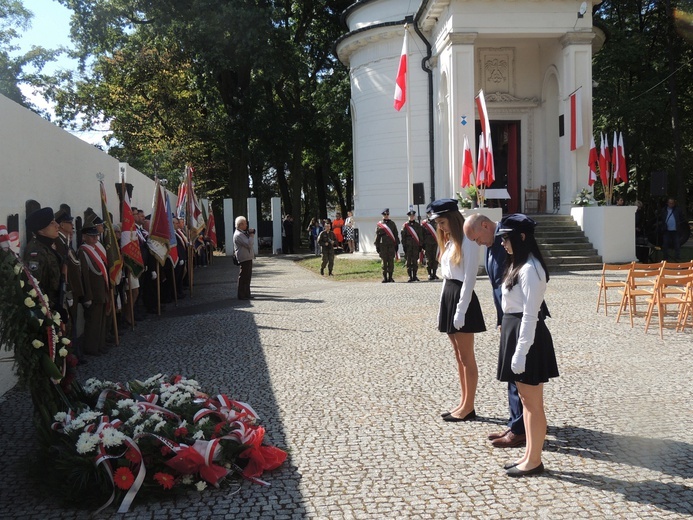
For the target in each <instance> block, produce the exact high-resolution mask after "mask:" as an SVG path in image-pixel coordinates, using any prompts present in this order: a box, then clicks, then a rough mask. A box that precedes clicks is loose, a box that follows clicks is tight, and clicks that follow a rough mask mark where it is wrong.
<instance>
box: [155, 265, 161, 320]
mask: <svg viewBox="0 0 693 520" xmlns="http://www.w3.org/2000/svg"><path fill="white" fill-rule="evenodd" d="M156 314H157V316H161V278H160V277H159V261H158V260H157V261H156Z"/></svg>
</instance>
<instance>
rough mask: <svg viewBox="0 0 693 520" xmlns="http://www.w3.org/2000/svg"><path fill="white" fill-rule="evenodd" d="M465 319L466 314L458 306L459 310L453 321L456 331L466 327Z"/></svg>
mask: <svg viewBox="0 0 693 520" xmlns="http://www.w3.org/2000/svg"><path fill="white" fill-rule="evenodd" d="M464 317H465V313H464V312H462V309H461V308H460V306H459V305H457V309H456V310H455V316H454V317H453V319H452V324H453V325H454V326H455V328H456V329H461V328H462V327H464Z"/></svg>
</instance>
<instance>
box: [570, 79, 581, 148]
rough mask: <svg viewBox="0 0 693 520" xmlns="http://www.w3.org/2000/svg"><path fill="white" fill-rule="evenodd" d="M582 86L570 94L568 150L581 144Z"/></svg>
mask: <svg viewBox="0 0 693 520" xmlns="http://www.w3.org/2000/svg"><path fill="white" fill-rule="evenodd" d="M582 144H583V142H582V87H580V88H579V89H577V90H576V91H575V92H573V93H572V94H571V95H570V151H571V152H572V151H575V150H577V149H578V148H580V147H581V146H582Z"/></svg>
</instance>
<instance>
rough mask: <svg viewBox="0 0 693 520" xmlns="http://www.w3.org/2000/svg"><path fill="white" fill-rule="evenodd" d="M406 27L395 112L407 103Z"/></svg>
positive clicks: (397, 80) (396, 81) (398, 74)
mask: <svg viewBox="0 0 693 520" xmlns="http://www.w3.org/2000/svg"><path fill="white" fill-rule="evenodd" d="M407 34H408V31H407V29H406V27H405V28H404V42H403V43H402V54H401V55H400V57H399V68H398V69H397V79H396V80H395V110H397V111H398V112H399V111H400V110H401V109H402V107H403V106H404V103H406V102H407V54H408V52H409V48H408V46H407Z"/></svg>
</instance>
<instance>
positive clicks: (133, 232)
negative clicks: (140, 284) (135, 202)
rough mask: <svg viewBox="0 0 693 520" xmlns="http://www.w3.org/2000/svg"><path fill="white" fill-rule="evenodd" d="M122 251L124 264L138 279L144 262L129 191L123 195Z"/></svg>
mask: <svg viewBox="0 0 693 520" xmlns="http://www.w3.org/2000/svg"><path fill="white" fill-rule="evenodd" d="M120 251H121V252H122V253H123V263H124V264H125V265H126V266H127V267H128V268H129V269H130V272H131V273H132V275H133V276H134V277H135V278H138V277H139V276H140V275H141V274H142V271H144V261H143V260H142V251H141V250H140V244H139V241H138V239H137V228H136V226H135V217H134V216H133V214H132V207H131V206H130V197H129V196H128V194H127V190H125V193H124V195H123V222H122V223H121V233H120Z"/></svg>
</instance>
